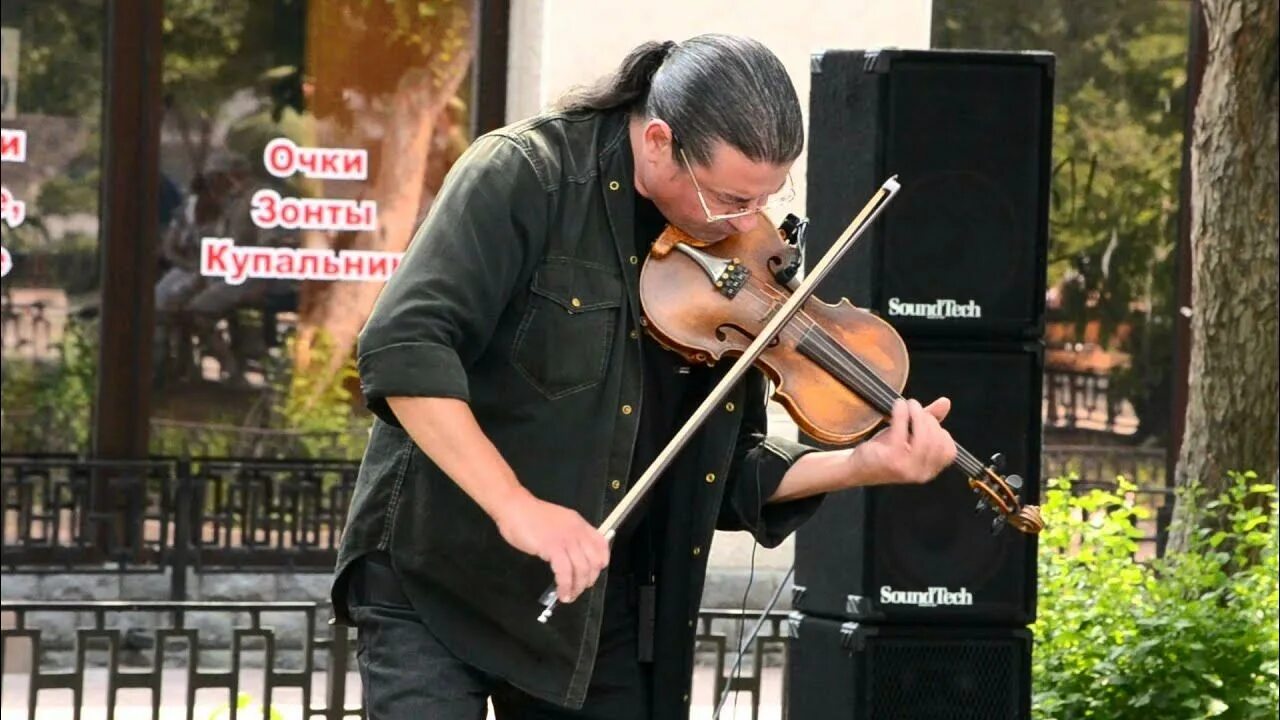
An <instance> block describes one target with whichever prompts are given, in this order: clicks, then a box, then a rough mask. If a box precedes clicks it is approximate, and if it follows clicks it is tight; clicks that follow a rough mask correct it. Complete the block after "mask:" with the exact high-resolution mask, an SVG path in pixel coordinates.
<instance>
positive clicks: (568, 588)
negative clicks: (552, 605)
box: [550, 550, 573, 602]
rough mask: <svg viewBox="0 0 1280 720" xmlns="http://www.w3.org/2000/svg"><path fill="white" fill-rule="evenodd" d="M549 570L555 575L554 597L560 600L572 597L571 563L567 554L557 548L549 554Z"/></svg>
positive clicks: (567, 600) (569, 599)
mask: <svg viewBox="0 0 1280 720" xmlns="http://www.w3.org/2000/svg"><path fill="white" fill-rule="evenodd" d="M550 562H551V572H553V573H555V576H556V597H557V598H559V600H560V601H561V602H569V601H571V600H572V599H573V563H572V562H570V560H569V554H568V553H566V552H564V551H563V550H558V551H556V552H553V553H552V554H551V560H550Z"/></svg>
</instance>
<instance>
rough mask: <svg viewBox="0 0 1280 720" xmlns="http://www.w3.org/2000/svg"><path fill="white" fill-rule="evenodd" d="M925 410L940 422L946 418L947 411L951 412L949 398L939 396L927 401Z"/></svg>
mask: <svg viewBox="0 0 1280 720" xmlns="http://www.w3.org/2000/svg"><path fill="white" fill-rule="evenodd" d="M925 410H926V411H927V412H928V413H929V414H930V415H932V416H933V417H934V418H936V419H937V420H938V422H942V421H943V420H945V419H946V418H947V413H949V412H951V398H947V397H940V398H938V399H937V400H934V401H933V402H931V403H929V404H928V405H927V406H926V407H925Z"/></svg>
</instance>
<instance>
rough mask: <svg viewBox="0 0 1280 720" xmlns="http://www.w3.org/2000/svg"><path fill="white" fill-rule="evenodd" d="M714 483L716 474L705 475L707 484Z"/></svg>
mask: <svg viewBox="0 0 1280 720" xmlns="http://www.w3.org/2000/svg"><path fill="white" fill-rule="evenodd" d="M715 481H716V474H715V473H707V482H709V483H713V482H715Z"/></svg>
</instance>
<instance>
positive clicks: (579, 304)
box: [569, 298, 582, 307]
mask: <svg viewBox="0 0 1280 720" xmlns="http://www.w3.org/2000/svg"><path fill="white" fill-rule="evenodd" d="M569 304H570V305H572V306H574V307H582V301H581V300H579V299H578V298H574V299H572V300H570V301H569Z"/></svg>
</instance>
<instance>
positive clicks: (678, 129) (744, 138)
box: [556, 34, 804, 165]
mask: <svg viewBox="0 0 1280 720" xmlns="http://www.w3.org/2000/svg"><path fill="white" fill-rule="evenodd" d="M556 107H557V109H559V110H568V111H572V110H596V111H599V110H614V109H623V110H626V111H627V112H628V113H630V114H632V115H637V116H642V117H647V118H660V119H662V120H663V121H664V122H666V123H667V124H668V125H670V126H671V129H672V131H673V132H674V133H675V135H676V137H677V138H678V142H679V143H680V147H681V149H683V150H684V151H685V152H686V153H687V154H688V156H689V158H690V160H692V161H693V162H695V163H697V164H699V165H707V164H709V163H710V162H711V153H712V150H713V149H714V147H715V143H716V142H718V141H723V142H726V143H728V144H729V145H730V146H732V147H734V148H737V149H738V150H739V151H741V152H742V154H743V155H746V156H747V158H748V159H749V160H752V161H755V162H770V163H773V164H775V165H783V164H785V165H790V164H791V163H792V162H794V161H795V159H796V157H797V156H799V155H800V151H801V150H802V149H803V148H804V120H803V118H802V116H801V114H800V100H799V99H798V98H797V97H796V90H795V87H794V86H793V85H792V84H791V78H790V76H788V75H787V69H786V68H785V67H783V65H782V61H780V60H779V59H778V57H777V56H776V55H774V54H773V53H772V52H771V51H770V50H769V49H768V48H766V47H765V46H764V45H762V44H760V43H759V42H758V41H756V40H752V39H750V38H745V37H738V36H734V35H718V34H710V35H698V36H697V37H692V38H689V39H688V40H685V41H684V42H682V43H680V44H678V45H677V44H676V43H674V42H664V43H656V42H648V43H645V44H643V45H641V46H640V47H638V48H636V49H635V50H632V51H631V54H630V55H627V58H626V59H625V60H623V61H622V66H621V67H619V68H618V70H617V72H615V73H613V74H612V75H609V76H608V77H606V78H604V79H603V80H601V81H600V82H598V83H596V84H595V85H593V86H590V87H587V88H580V89H577V90H574V91H571V92H570V93H569V94H568V95H565V96H564V97H563V98H561V99H560V101H559V102H558V103H557V104H556Z"/></svg>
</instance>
